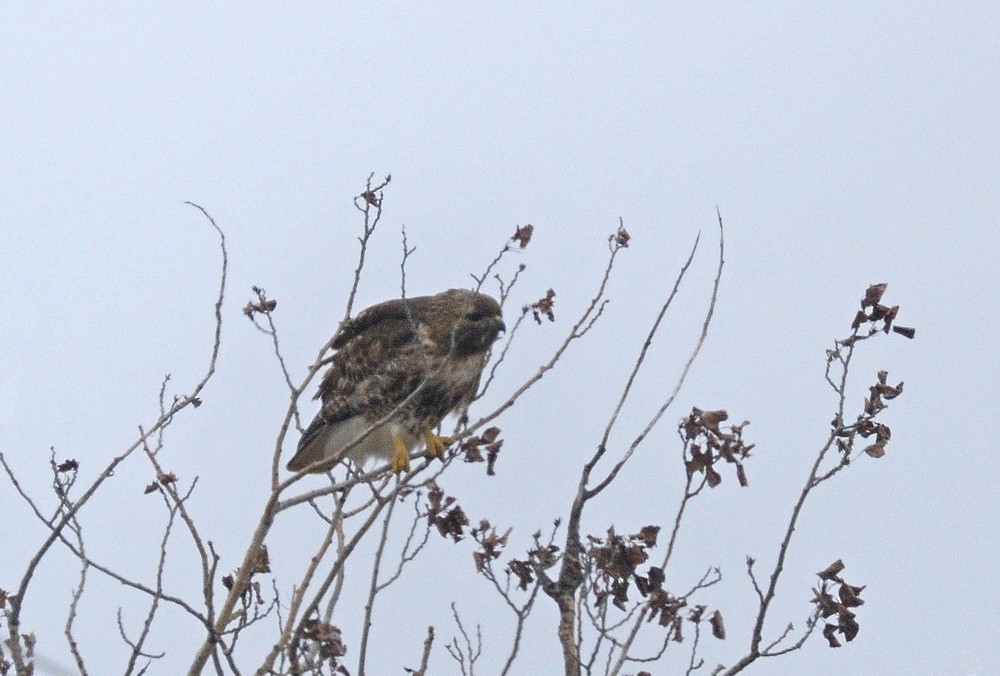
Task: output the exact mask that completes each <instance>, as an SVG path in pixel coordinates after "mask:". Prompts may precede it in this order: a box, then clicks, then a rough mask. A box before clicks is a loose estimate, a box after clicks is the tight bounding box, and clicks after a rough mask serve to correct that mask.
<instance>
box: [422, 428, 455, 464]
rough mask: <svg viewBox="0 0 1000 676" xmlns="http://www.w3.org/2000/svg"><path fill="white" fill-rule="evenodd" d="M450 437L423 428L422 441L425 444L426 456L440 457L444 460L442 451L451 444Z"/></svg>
mask: <svg viewBox="0 0 1000 676" xmlns="http://www.w3.org/2000/svg"><path fill="white" fill-rule="evenodd" d="M451 442H452V439H451V438H450V437H439V436H438V435H436V434H434V433H433V432H431V431H430V430H424V443H425V444H427V457H429V458H441V461H442V462H443V461H444V451H445V449H446V448H448V446H450V445H451Z"/></svg>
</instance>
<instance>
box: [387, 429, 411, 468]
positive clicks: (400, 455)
mask: <svg viewBox="0 0 1000 676" xmlns="http://www.w3.org/2000/svg"><path fill="white" fill-rule="evenodd" d="M392 445H393V453H392V461H391V462H390V465H389V466H390V467H391V468H392V471H393V472H409V471H410V452H409V451H408V450H407V449H406V444H404V443H403V440H402V439H400V438H399V437H397V436H393V437H392Z"/></svg>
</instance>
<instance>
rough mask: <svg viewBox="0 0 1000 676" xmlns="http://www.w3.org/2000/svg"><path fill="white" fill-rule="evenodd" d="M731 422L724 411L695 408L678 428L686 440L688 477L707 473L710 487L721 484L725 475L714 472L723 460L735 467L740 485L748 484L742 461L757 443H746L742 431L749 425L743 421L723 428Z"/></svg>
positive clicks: (707, 481)
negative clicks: (725, 423) (718, 463)
mask: <svg viewBox="0 0 1000 676" xmlns="http://www.w3.org/2000/svg"><path fill="white" fill-rule="evenodd" d="M728 419H729V414H728V413H727V412H726V411H724V410H721V409H720V410H715V411H703V410H701V409H700V408H697V407H695V408H692V409H691V414H690V415H688V416H687V417H686V418H684V419H683V420H681V422H680V424H679V426H678V431H679V433H680V436H681V439H682V440H683V441H684V466H685V469H687V473H688V476H691V475H693V474H695V473H697V472H704V474H705V481H706V483H707V484H708V485H709V487H710V488H715V487H716V486H718V485H719V484H720V483H722V475H721V474H719V472H718V471H717V470H716V469H715V464H716V463H717V462H719V461H720V460H724V461H725V462H727V463H729V464H732V465H735V466H736V478H737V480H738V481H739V482H740V486H744V487H746V486H747V485H748V484H749V482H748V480H747V475H746V470H745V469H744V467H743V461H744V460H746V459H747V458H748V457H750V451H751V450H753V448H754V444H746V443H744V441H743V428H744V427H746V426H747V425H749V424H750V423H749V421H746V420H744V421H743V422H742V423H740V424H739V425H728V426H723V425H721V423H723V422H725V421H726V420H728Z"/></svg>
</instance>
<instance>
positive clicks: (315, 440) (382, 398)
mask: <svg viewBox="0 0 1000 676" xmlns="http://www.w3.org/2000/svg"><path fill="white" fill-rule="evenodd" d="M502 330H504V324H503V319H502V317H501V315H500V305H499V303H497V302H496V300H494V299H493V298H491V297H489V296H487V295H484V294H481V293H476V292H473V291H468V290H465V289H450V290H448V291H445V292H443V293H439V294H437V295H435V296H422V297H419V298H407V299H405V300H404V299H396V300H390V301H386V302H384V303H379V304H378V305H373V306H372V307H370V308H368V309H367V310H364V311H362V312H360V313H359V314H358V315H357V316H356V317H354V318H353V319H349V320H348V321H346V322H344V324H342V325H341V327H340V329H339V330H338V332H337V334H336V336H335V337H334V341H333V347H334V348H335V349H337V352H336V354H334V356H333V363H332V364H331V365H330V368H329V370H328V371H327V372H326V375H324V376H323V381H322V383H320V386H319V391H318V392H317V393H316V398H317V399H320V400H322V406H321V408H320V410H319V413H317V414H316V417H315V418H314V419H313V421H312V423H311V424H310V425H309V427H308V428H307V429H306V431H305V433H303V435H302V438H301V439H300V440H299V446H298V451H297V452H296V453H295V456H294V457H293V458H292V459H291V460H290V461H289V463H288V469H289V470H291V471H293V472H297V471H300V470H302V469H305V468H306V467H308V466H309V465H310V464H312V463H314V462H316V461H318V460H323V459H332V458H334V457H337V458H338V459H342V458H347V459H350V460H352V461H355V462H357V463H359V464H362V463H364V461H365V460H367V459H368V458H382V459H389V458H392V464H393V468H394V469H401V468H402V467H404V466H405V462H406V460H407V459H408V453H409V452H410V451H412V450H413V449H414V448H415V447H416V446H417V445H418V444H419V443H420V442H421V441H424V442H425V443H427V444H428V446H429V450H430V451H431V452H432V453H433V452H438V453H440V452H442V451H443V447H442V446H441V442H440V441H439V440H438V437H435V436H434V435H433V433H432V432H433V430H435V429H436V428H437V426H438V425H439V424H440V423H441V421H442V420H443V419H444V418H445V417H446V416H447V415H448V414H449V413H453V412H458V411H461V410H462V409H464V408H465V407H466V406H468V405H469V402H471V401H472V398H473V397H474V396H475V395H476V391H477V389H478V387H479V377H480V375H481V374H482V372H483V367H484V366H485V365H486V359H487V356H488V352H489V349H490V346H491V345H492V344H493V341H495V340H496V338H497V336H498V335H499V333H500V331H502ZM411 395H413V396H412V397H411ZM408 397H409V399H407V398H408ZM397 408H398V409H399V410H398V411H397V410H396V409H397ZM390 414H391V415H390ZM386 416H390V417H389V419H388V420H387V421H386V422H384V423H382V424H381V425H378V426H377V427H375V428H374V429H372V427H373V426H374V425H377V424H378V422H379V421H380V420H381V419H382V418H385V417H386ZM369 430H371V432H370V433H369V434H368V435H367V436H366V437H365V438H364V439H363V440H362V441H360V442H357V440H358V439H359V437H361V436H363V435H365V434H366V433H368V432H369ZM355 442H357V443H356V445H354V446H353V447H352V448H350V449H348V450H347V451H346V452H344V448H345V447H347V446H349V445H351V444H354V443H355ZM328 468H329V465H328V464H324V465H321V466H319V467H318V468H317V469H318V470H320V471H323V470H326V469H328Z"/></svg>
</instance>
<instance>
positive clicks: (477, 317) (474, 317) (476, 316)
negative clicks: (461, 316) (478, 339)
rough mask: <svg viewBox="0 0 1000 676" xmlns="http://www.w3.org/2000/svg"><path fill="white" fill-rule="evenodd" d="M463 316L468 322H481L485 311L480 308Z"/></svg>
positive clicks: (484, 317) (484, 316)
mask: <svg viewBox="0 0 1000 676" xmlns="http://www.w3.org/2000/svg"><path fill="white" fill-rule="evenodd" d="M465 318H466V319H468V320H469V321H470V322H481V321H482V320H484V319H486V313H485V312H483V311H482V310H474V311H473V312H470V313H469V314H467V315H465Z"/></svg>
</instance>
